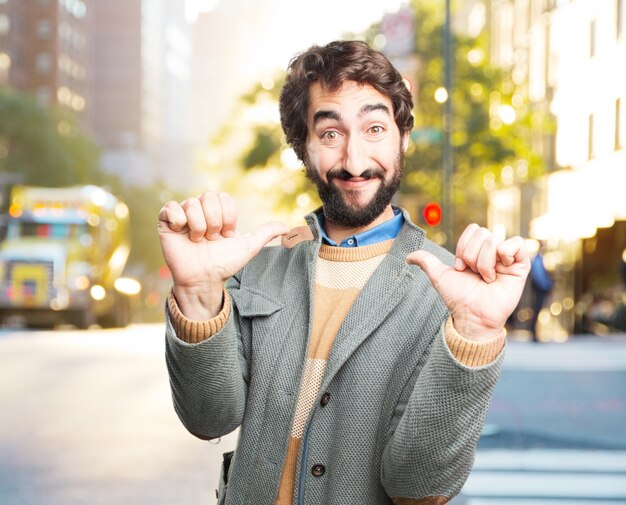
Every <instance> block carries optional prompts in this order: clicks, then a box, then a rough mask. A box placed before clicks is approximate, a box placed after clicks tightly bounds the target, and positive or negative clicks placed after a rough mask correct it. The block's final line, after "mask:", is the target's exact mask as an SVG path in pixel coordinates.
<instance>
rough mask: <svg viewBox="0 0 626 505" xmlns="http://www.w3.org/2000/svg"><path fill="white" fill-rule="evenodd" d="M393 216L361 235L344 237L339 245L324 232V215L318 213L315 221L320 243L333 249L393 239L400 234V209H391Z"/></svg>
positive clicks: (402, 221)
mask: <svg viewBox="0 0 626 505" xmlns="http://www.w3.org/2000/svg"><path fill="white" fill-rule="evenodd" d="M393 214H394V216H393V217H392V218H391V219H389V220H387V221H385V222H384V223H381V224H379V225H378V226H375V227H374V228H371V229H369V230H366V231H364V232H362V233H357V234H356V235H352V236H350V237H346V238H345V239H343V240H342V241H341V243H340V244H337V242H335V241H334V240H332V239H331V238H330V237H329V236H328V235H326V232H325V231H324V213H323V212H321V211H320V212H319V213H317V214H316V216H317V220H318V222H319V224H320V229H321V233H322V242H323V243H324V244H328V245H332V246H335V247H359V246H366V245H372V244H377V243H378V242H383V241H385V240H390V239H395V238H396V237H397V236H398V233H400V229H401V228H402V225H403V224H404V216H403V215H402V212H400V209H397V208H395V207H394V208H393Z"/></svg>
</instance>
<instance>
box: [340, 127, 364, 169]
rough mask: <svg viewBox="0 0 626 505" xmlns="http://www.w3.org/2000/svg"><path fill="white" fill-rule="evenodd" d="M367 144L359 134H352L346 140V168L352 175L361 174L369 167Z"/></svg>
mask: <svg viewBox="0 0 626 505" xmlns="http://www.w3.org/2000/svg"><path fill="white" fill-rule="evenodd" d="M367 160H368V158H367V146H366V145H364V142H363V140H362V139H360V138H359V136H358V135H357V136H353V135H351V136H350V137H349V138H348V141H347V142H346V152H345V163H344V165H345V169H346V172H348V173H350V175H352V177H358V176H360V175H361V174H362V173H363V172H365V170H367V168H368V161H367Z"/></svg>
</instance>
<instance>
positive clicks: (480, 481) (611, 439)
mask: <svg viewBox="0 0 626 505" xmlns="http://www.w3.org/2000/svg"><path fill="white" fill-rule="evenodd" d="M0 370H2V382H1V384H0V403H1V404H2V406H3V408H2V415H0V503H1V504H2V505H43V504H45V505H73V504H89V505H98V504H107V505H118V504H119V505H122V504H124V505H128V504H133V505H140V504H171V503H176V504H178V505H195V504H199V503H206V504H210V503H215V487H216V484H217V479H218V474H219V463H220V461H221V453H222V452H224V451H227V450H230V449H232V448H233V446H234V444H235V434H231V435H229V436H228V437H225V438H223V439H222V440H221V441H220V443H218V444H215V443H209V442H203V441H200V440H198V439H195V438H194V437H192V436H191V435H189V434H188V433H187V432H186V430H185V429H184V428H183V426H182V425H181V424H180V423H179V421H178V419H177V418H176V415H175V413H174V411H173V408H172V405H171V400H170V393H169V387H168V383H167V375H166V371H165V363H164V356H163V327H162V325H158V324H154V325H135V326H130V327H129V328H127V329H124V330H90V331H78V330H73V329H64V328H60V329H59V330H58V331H54V332H53V331H26V330H19V331H14V330H3V331H2V332H0ZM453 503H454V504H455V505H456V504H466V505H496V504H498V505H521V504H522V503H523V504H533V505H539V504H552V505H565V504H566V503H567V504H576V505H583V504H584V505H592V504H594V505H595V504H599V503H605V504H606V503H614V504H618V503H622V504H623V503H626V335H611V336H607V337H602V338H600V337H573V338H572V339H570V341H568V342H567V343H564V344H532V343H527V342H517V341H511V342H510V343H509V347H508V350H507V358H506V365H505V371H504V373H503V376H502V379H501V381H500V383H499V384H498V386H497V389H496V393H495V397H494V399H493V402H492V406H491V409H490V411H489V414H488V416H487V422H486V426H485V430H484V433H483V437H482V439H481V441H480V444H479V451H478V455H477V458H476V464H475V467H474V470H473V472H472V474H471V476H470V479H469V480H468V482H467V484H466V486H465V488H464V490H463V493H462V494H461V495H460V496H459V497H457V498H456V499H455V500H454V501H453Z"/></svg>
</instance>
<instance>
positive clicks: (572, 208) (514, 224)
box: [489, 0, 626, 340]
mask: <svg viewBox="0 0 626 505" xmlns="http://www.w3.org/2000/svg"><path fill="white" fill-rule="evenodd" d="M489 19H490V33H491V42H492V43H491V55H492V59H493V62H494V63H495V64H497V65H499V66H501V67H503V68H506V69H509V70H510V71H511V72H512V76H513V80H514V82H515V85H516V86H517V87H518V89H519V90H520V92H522V93H523V94H524V95H525V96H527V97H528V98H529V99H530V101H531V103H532V107H533V108H535V110H540V111H543V112H546V113H548V114H550V115H552V116H553V117H554V120H555V124H556V132H555V133H554V134H553V135H539V136H538V137H537V138H535V139H533V146H534V148H535V150H536V151H537V152H540V153H541V154H542V155H543V157H544V159H545V161H546V165H547V167H548V172H549V173H548V174H547V175H546V176H545V177H544V178H542V179H541V180H540V181H538V182H536V183H534V184H525V183H523V182H521V181H518V182H512V183H511V184H510V185H509V186H508V187H503V188H501V189H499V190H497V191H494V192H492V194H491V195H490V209H489V217H490V223H489V226H490V227H491V228H492V229H494V228H498V227H499V228H500V229H503V230H506V234H507V235H512V234H514V233H522V234H523V235H525V236H529V237H531V238H534V239H536V240H538V241H542V242H544V243H546V244H547V246H548V249H549V251H550V252H549V253H548V254H547V255H546V263H548V264H549V265H548V266H549V267H550V268H551V269H552V271H553V274H554V276H555V277H556V281H557V283H556V289H555V291H554V292H553V296H552V302H551V304H550V306H549V307H548V308H547V309H546V310H545V312H544V313H543V314H541V318H540V321H541V322H542V323H543V328H544V334H545V336H546V338H547V339H557V340H558V339H563V338H567V336H568V335H570V334H572V333H573V332H580V331H596V330H598V331H601V327H602V325H601V324H598V321H599V319H597V318H596V319H594V314H596V313H597V312H598V306H599V304H602V303H603V302H608V303H609V304H612V305H613V307H618V306H619V305H620V303H622V302H620V300H619V299H616V298H615V296H614V295H615V293H618V294H619V293H623V286H622V283H621V279H620V276H619V267H620V261H621V256H622V254H623V251H624V250H625V249H626V198H625V197H624V194H623V193H624V188H626V170H625V167H626V131H625V128H624V121H625V118H626V112H625V111H624V101H625V100H626V67H625V66H624V64H623V62H624V61H626V36H625V33H624V32H625V29H626V27H625V24H626V13H625V12H624V0H603V1H599V2H595V1H591V0H569V1H564V0H491V2H490V4H489ZM619 296H621V295H618V298H619ZM609 323H610V321H609Z"/></svg>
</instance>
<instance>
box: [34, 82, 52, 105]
mask: <svg viewBox="0 0 626 505" xmlns="http://www.w3.org/2000/svg"><path fill="white" fill-rule="evenodd" d="M37 101H38V102H39V103H40V104H41V105H46V106H47V105H50V102H51V101H52V91H51V90H50V88H48V87H47V86H42V87H41V88H39V89H38V90H37Z"/></svg>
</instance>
